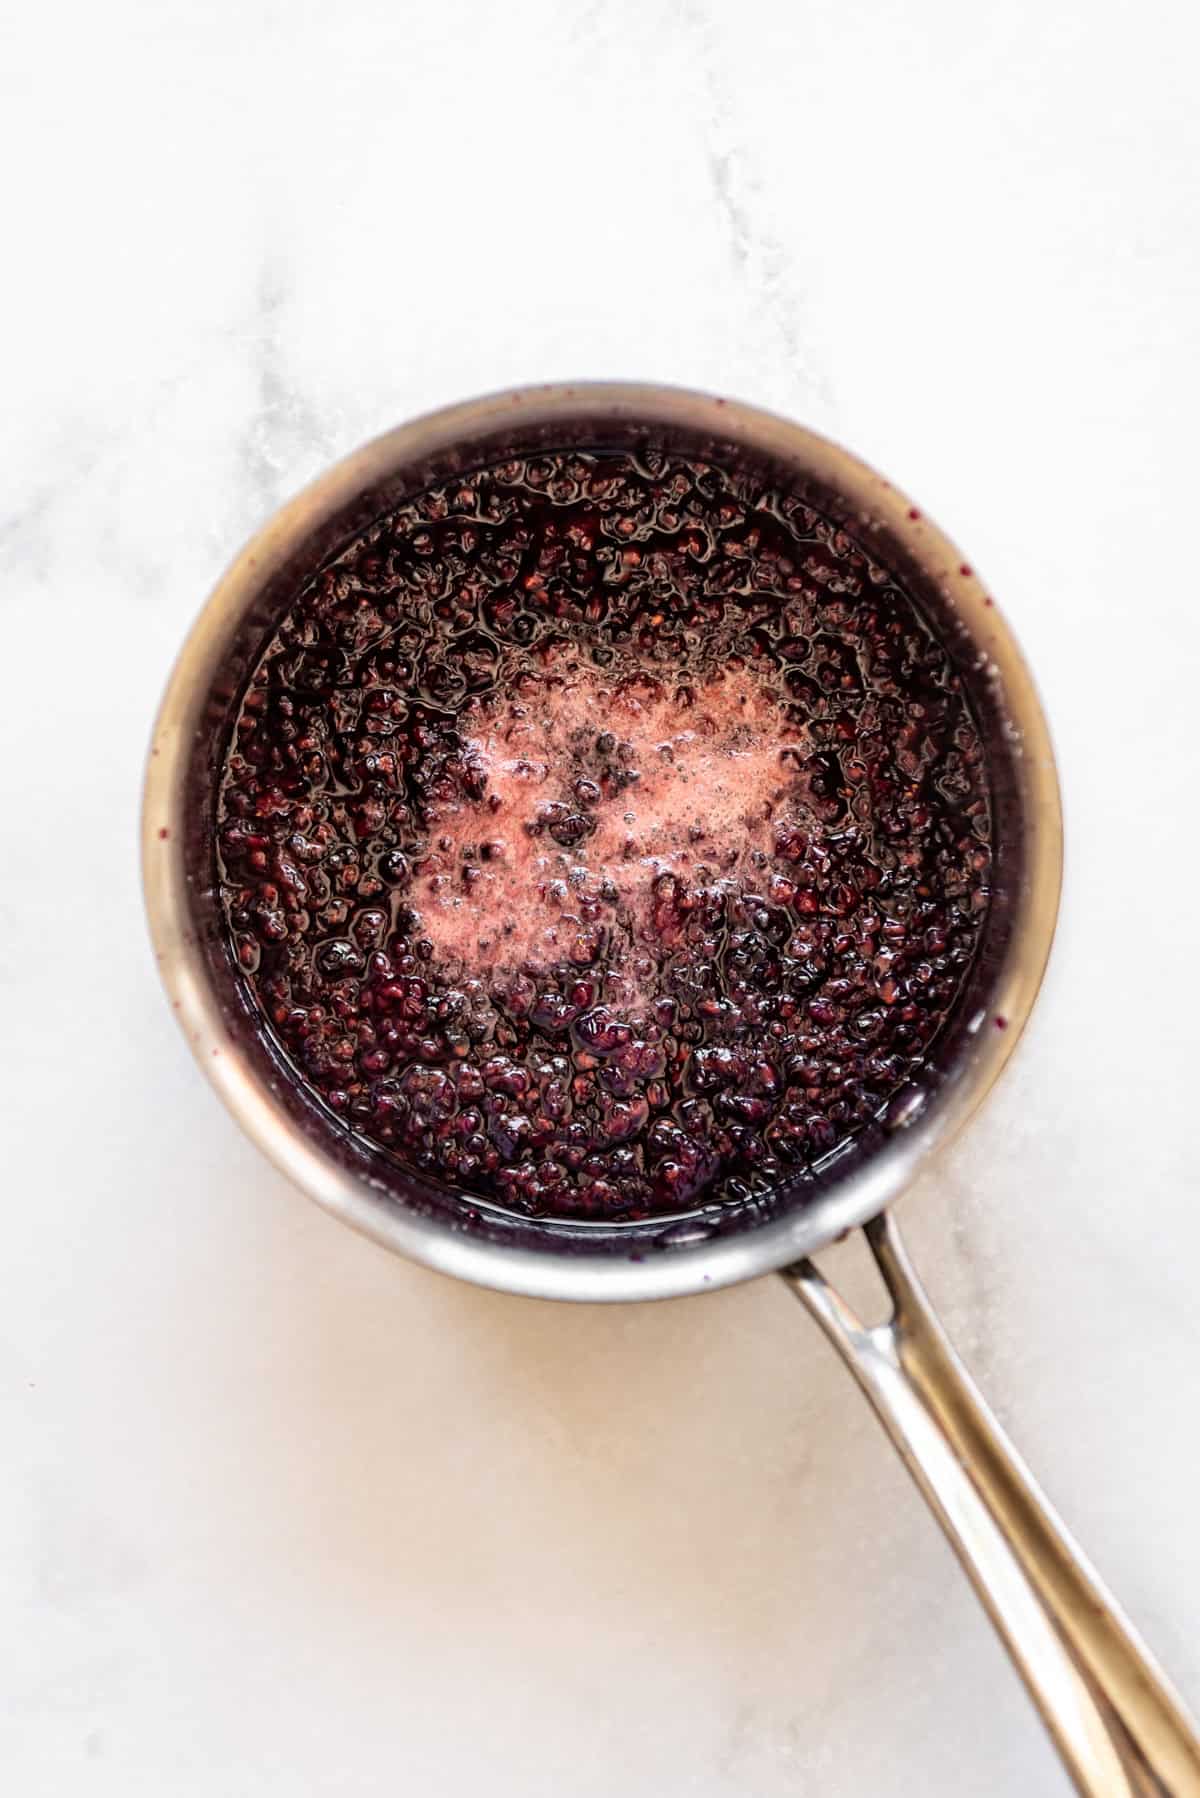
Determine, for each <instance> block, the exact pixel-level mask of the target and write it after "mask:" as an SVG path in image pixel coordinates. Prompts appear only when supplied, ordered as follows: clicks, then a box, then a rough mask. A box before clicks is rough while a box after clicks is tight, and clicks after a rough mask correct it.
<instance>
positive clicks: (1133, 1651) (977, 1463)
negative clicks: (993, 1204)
mask: <svg viewBox="0 0 1200 1798" xmlns="http://www.w3.org/2000/svg"><path fill="white" fill-rule="evenodd" d="M865 1233H866V1237H867V1241H868V1242H869V1244H870V1247H871V1252H872V1254H873V1255H874V1257H875V1261H876V1264H877V1266H878V1268H879V1271H880V1273H881V1274H882V1276H883V1280H884V1283H885V1285H886V1286H887V1289H888V1292H889V1293H890V1295H891V1298H892V1302H893V1306H894V1310H893V1314H892V1316H891V1318H890V1319H889V1320H888V1321H887V1322H886V1323H884V1324H880V1325H878V1326H876V1327H874V1328H871V1329H868V1328H867V1327H866V1326H865V1325H864V1324H863V1323H861V1322H860V1320H859V1319H858V1317H856V1316H855V1314H854V1312H853V1311H852V1310H851V1309H850V1307H849V1306H848V1305H847V1304H846V1303H845V1301H844V1300H843V1299H842V1298H841V1297H840V1296H839V1295H838V1293H836V1292H835V1291H834V1290H833V1288H832V1287H831V1286H830V1285H829V1283H828V1282H827V1281H826V1280H825V1278H824V1277H823V1276H822V1275H821V1274H820V1273H819V1272H818V1270H817V1269H816V1268H815V1267H814V1266H813V1264H812V1263H811V1262H810V1261H800V1262H797V1263H796V1265H795V1266H794V1267H789V1268H786V1269H785V1270H784V1274H783V1278H784V1279H785V1280H786V1281H787V1283H788V1285H789V1286H790V1287H791V1288H792V1290H793V1292H795V1294H796V1296H797V1297H798V1298H800V1299H802V1300H803V1301H804V1303H805V1304H806V1305H807V1306H808V1309H809V1310H810V1311H811V1312H812V1314H813V1316H814V1317H815V1318H816V1319H817V1322H818V1323H819V1324H820V1325H821V1327H822V1329H823V1330H824V1331H825V1334H826V1335H827V1336H828V1337H829V1339H830V1341H831V1342H832V1343H833V1345H834V1347H835V1348H836V1349H837V1350H838V1352H839V1353H840V1354H841V1356H842V1358H843V1359H844V1360H845V1362H846V1363H847V1365H848V1366H849V1368H850V1370H851V1372H852V1373H853V1374H854V1377H855V1378H856V1380H857V1381H858V1383H859V1385H860V1386H861V1387H862V1389H863V1391H864V1392H865V1393H866V1395H867V1397H868V1398H869V1399H870V1401H871V1404H872V1405H873V1406H874V1408H875V1411H876V1413H877V1415H878V1417H879V1419H880V1421H881V1422H882V1424H883V1426H884V1428H885V1429H886V1430H887V1432H888V1434H889V1436H890V1437H891V1439H892V1441H893V1442H894V1444H895V1445H896V1448H897V1449H898V1450H899V1452H900V1455H901V1456H902V1458H903V1460H904V1463H905V1465H906V1467H907V1468H908V1470H909V1472H910V1473H911V1474H912V1476H913V1478H914V1479H915V1480H916V1482H917V1485H918V1486H919V1487H920V1489H921V1491H922V1492H923V1493H924V1495H925V1497H926V1499H927V1500H928V1501H929V1504H930V1506H931V1508H932V1509H933V1511H934V1513H935V1515H936V1516H937V1519H938V1521H939V1522H940V1524H941V1526H942V1528H943V1529H944V1530H945V1532H946V1534H947V1536H948V1537H949V1538H950V1541H951V1543H952V1544H953V1546H954V1549H955V1552H956V1553H957V1555H958V1557H959V1559H960V1560H961V1561H962V1564H963V1566H964V1567H965V1568H966V1571H967V1573H968V1574H969V1575H970V1578H971V1581H972V1584H973V1585H974V1587H975V1590H976V1592H977V1593H978V1594H979V1596H980V1598H981V1599H982V1600H983V1603H984V1605H985V1606H986V1607H987V1610H988V1613H989V1615H990V1616H991V1619H992V1621H993V1623H994V1624H995V1625H996V1628H997V1629H998V1631H999V1632H1000V1635H1001V1637H1002V1638H1003V1640H1004V1642H1005V1644H1006V1646H1007V1648H1008V1651H1009V1653H1010V1654H1011V1656H1012V1658H1013V1661H1014V1662H1015V1664H1016V1666H1017V1669H1018V1671H1019V1672H1020V1674H1021V1677H1022V1679H1023V1680H1024V1681H1025V1684H1026V1686H1027V1687H1028V1689H1029V1692H1030V1694H1031V1696H1032V1698H1033V1700H1034V1703H1035V1704H1036V1705H1037V1707H1038V1710H1039V1711H1040V1712H1041V1714H1042V1717H1043V1719H1044V1721H1045V1723H1046V1727H1047V1728H1048V1729H1049V1731H1050V1734H1051V1736H1052V1737H1053V1738H1054V1742H1055V1745H1056V1746H1057V1748H1058V1751H1059V1753H1060V1754H1061V1755H1062V1758H1063V1760H1064V1762H1065V1763H1066V1766H1067V1768H1068V1770H1069V1771H1070V1773H1071V1775H1072V1777H1073V1779H1074V1781H1075V1784H1076V1786H1077V1787H1078V1788H1079V1790H1080V1791H1081V1792H1083V1793H1085V1794H1088V1798H1101V1795H1102V1798H1147V1795H1148V1794H1155V1795H1157V1798H1162V1795H1163V1794H1168V1795H1169V1798H1200V1740H1198V1739H1197V1736H1196V1734H1195V1732H1194V1730H1193V1728H1192V1726H1191V1724H1190V1723H1189V1721H1188V1719H1187V1717H1186V1716H1185V1714H1184V1712H1183V1710H1182V1709H1181V1707H1180V1705H1179V1702H1178V1700H1177V1699H1176V1698H1175V1696H1174V1695H1173V1693H1172V1692H1171V1690H1170V1688H1169V1686H1168V1685H1167V1683H1166V1681H1165V1680H1164V1679H1163V1676H1162V1674H1161V1673H1160V1672H1159V1671H1158V1669H1157V1668H1156V1667H1155V1665H1154V1663H1153V1661H1152V1660H1151V1659H1150V1657H1149V1655H1148V1654H1147V1652H1146V1650H1145V1648H1144V1647H1143V1646H1142V1644H1141V1643H1140V1642H1139V1641H1138V1639H1137V1637H1136V1636H1135V1635H1134V1633H1133V1630H1132V1628H1131V1627H1130V1625H1129V1624H1128V1622H1127V1621H1126V1620H1125V1618H1124V1617H1123V1616H1122V1615H1121V1613H1120V1611H1119V1610H1118V1609H1117V1606H1116V1605H1115V1604H1114V1602H1113V1600H1112V1599H1111V1598H1110V1597H1109V1595H1108V1593H1107V1592H1105V1590H1104V1588H1103V1586H1101V1585H1100V1583H1099V1581H1098V1580H1097V1578H1096V1576H1095V1574H1094V1573H1093V1572H1092V1571H1091V1569H1090V1568H1089V1567H1088V1565H1087V1563H1086V1562H1085V1561H1084V1559H1083V1558H1082V1556H1081V1555H1080V1554H1079V1552H1078V1550H1077V1549H1076V1548H1075V1547H1074V1546H1073V1545H1072V1543H1071V1541H1070V1539H1069V1538H1068V1536H1067V1534H1066V1531H1065V1530H1064V1529H1063V1526H1062V1524H1061V1523H1060V1522H1059V1521H1058V1519H1057V1517H1056V1516H1055V1515H1054V1513H1053V1511H1052V1510H1051V1509H1050V1507H1049V1506H1048V1505H1047V1503H1046V1501H1045V1499H1044V1498H1043V1497H1042V1496H1041V1494H1040V1493H1039V1492H1038V1490H1037V1487H1036V1486H1035V1485H1034V1483H1033V1480H1032V1479H1031V1478H1030V1475H1029V1474H1028V1472H1027V1471H1026V1469H1025V1468H1024V1466H1023V1465H1022V1464H1021V1462H1020V1460H1019V1459H1018V1458H1017V1456H1016V1455H1015V1454H1014V1452H1013V1450H1012V1449H1011V1448H1010V1447H1009V1445H1008V1443H1007V1442H1006V1441H1005V1438H1004V1436H1003V1434H1002V1432H1001V1430H1000V1427H999V1425H998V1424H997V1423H996V1420H995V1418H994V1417H993V1416H992V1415H991V1413H990V1412H989V1411H988V1409H987V1407H986V1406H985V1404H984V1403H983V1400H982V1399H981V1398H980V1396H979V1394H978V1392H977V1391H976V1390H975V1387H974V1386H973V1385H972V1383H971V1380H970V1377H969V1376H968V1374H967V1372H966V1369H965V1368H964V1367H963V1365H962V1363H961V1362H960V1361H959V1359H958V1357H957V1355H956V1354H955V1352H954V1350H953V1349H952V1348H951V1346H950V1344H949V1342H948V1341H947V1339H946V1336H945V1333H944V1332H943V1330H942V1328H941V1325H940V1324H939V1323H938V1321H937V1318H936V1316H935V1314H934V1312H933V1310H932V1307H931V1306H930V1303H929V1300H928V1299H927V1298H926V1296H925V1293H924V1291H923V1290H922V1287H921V1284H920V1282H919V1281H918V1279H917V1277H916V1274H915V1273H914V1272H913V1269H912V1265H911V1263H910V1262H909V1260H908V1257H907V1255H906V1254H905V1251H904V1247H903V1245H902V1243H901V1241H900V1237H899V1234H898V1232H897V1229H896V1226H895V1224H894V1223H893V1222H892V1221H891V1219H890V1217H888V1216H887V1214H886V1213H885V1214H884V1216H883V1217H879V1218H876V1219H875V1221H874V1222H873V1223H870V1224H868V1225H867V1226H866V1232H865Z"/></svg>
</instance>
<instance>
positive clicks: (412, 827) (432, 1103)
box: [216, 451, 991, 1222]
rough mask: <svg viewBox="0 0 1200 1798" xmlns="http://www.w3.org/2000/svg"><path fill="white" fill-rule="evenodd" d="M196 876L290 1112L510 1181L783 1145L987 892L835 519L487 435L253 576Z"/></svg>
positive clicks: (974, 847)
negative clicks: (288, 1084) (344, 527)
mask: <svg viewBox="0 0 1200 1798" xmlns="http://www.w3.org/2000/svg"><path fill="white" fill-rule="evenodd" d="M216 839H217V840H216V851H217V875H218V883H219V891H220V895H221V903H222V908H223V914H224V918H225V921H226V925H227V929H228V936H229V941H230V945H231V949H232V953H233V955H234V957H235V959H236V962H237V964H238V966H239V968H240V970H241V973H242V978H243V980H244V983H245V986H246V988H247V992H248V997H249V999H250V1002H251V1004H252V1006H253V1007H255V1008H256V1009H257V1011H258V1012H259V1013H260V1014H261V1018H262V1021H263V1024H264V1026H265V1028H266V1030H267V1032H268V1033H269V1034H270V1035H271V1036H272V1037H273V1038H274V1039H275V1042H276V1044H277V1045H278V1047H279V1048H280V1049H281V1050H282V1051H283V1052H284V1054H285V1055H286V1057H287V1058H288V1060H289V1061H290V1063H291V1065H292V1067H293V1068H294V1070H295V1073H296V1075H297V1077H298V1079H299V1080H300V1081H302V1082H303V1083H304V1084H305V1085H306V1086H307V1087H308V1088H309V1090H310V1091H311V1092H313V1093H315V1094H316V1095H317V1096H318V1097H319V1099H320V1100H321V1101H322V1102H323V1104H324V1106H325V1107H326V1108H327V1110H328V1111H329V1112H330V1113H331V1114H333V1116H334V1117H335V1118H336V1119H337V1120H338V1121H339V1124H340V1126H341V1127H344V1128H348V1129H350V1130H352V1131H354V1132H355V1133H357V1134H358V1135H359V1136H360V1137H362V1138H364V1139H366V1140H367V1141H369V1142H371V1143H373V1144H375V1145H376V1146H377V1147H379V1148H380V1149H382V1150H384V1151H385V1152H386V1155H387V1156H390V1157H392V1158H394V1161H395V1162H396V1163H398V1164H400V1165H401V1166H403V1167H406V1168H410V1169H413V1170H416V1171H418V1172H419V1173H420V1174H421V1175H422V1176H424V1177H425V1178H426V1179H432V1180H434V1181H436V1182H439V1183H441V1184H442V1185H445V1186H448V1187H452V1188H454V1189H457V1190H460V1191H464V1192H466V1193H469V1194H472V1195H475V1196H477V1197H478V1198H481V1199H484V1200H487V1201H490V1202H491V1203H492V1204H495V1205H499V1206H501V1207H503V1208H504V1209H506V1210H509V1211H511V1212H515V1213H519V1214H524V1215H531V1216H546V1215H552V1216H557V1217H565V1218H574V1219H580V1220H588V1219H592V1220H596V1221H604V1222H612V1221H619V1220H622V1219H628V1220H637V1219H642V1218H645V1217H649V1216H659V1215H670V1214H676V1213H679V1212H681V1211H687V1210H689V1209H691V1208H694V1207H696V1206H697V1205H704V1206H709V1205H719V1204H722V1203H726V1202H741V1203H744V1202H746V1201H747V1200H748V1199H751V1198H753V1197H755V1196H759V1195H765V1194H767V1193H769V1192H773V1191H774V1190H776V1189H777V1188H778V1187H779V1185H780V1184H781V1182H783V1181H784V1180H790V1179H794V1178H795V1177H797V1176H803V1175H804V1174H805V1173H808V1172H811V1171H812V1170H814V1169H815V1168H818V1167H819V1165H820V1164H821V1163H822V1162H823V1161H824V1160H825V1159H826V1158H828V1157H829V1156H830V1154H831V1153H833V1152H834V1151H835V1150H837V1149H838V1148H839V1147H840V1146H841V1145H842V1144H843V1143H845V1142H846V1141H847V1139H848V1138H850V1137H851V1136H852V1135H853V1134H854V1133H855V1132H857V1131H859V1130H860V1129H861V1128H862V1127H863V1126H864V1124H866V1123H868V1122H869V1121H870V1120H871V1119H872V1118H873V1117H875V1116H876V1115H877V1114H878V1113H879V1112H880V1110H881V1109H882V1107H883V1106H884V1105H885V1104H886V1102H887V1100H888V1099H889V1097H890V1096H891V1095H892V1094H894V1093H895V1092H896V1090H897V1089H898V1088H899V1087H901V1086H902V1085H904V1084H905V1083H906V1082H908V1081H910V1080H912V1078H913V1076H914V1074H916V1073H917V1072H918V1071H919V1069H920V1067H921V1065H922V1063H923V1061H924V1060H925V1058H926V1057H927V1056H928V1054H929V1051H930V1048H931V1045H932V1044H933V1042H934V1040H935V1038H936V1037H937V1035H938V1033H939V1031H940V1030H941V1029H942V1027H943V1025H944V1023H945V1022H946V1019H947V1017H948V1015H949V1013H950V1012H951V1010H952V1008H953V1006H954V1003H955V999H956V996H957V994H958V992H959V989H960V987H961V985H962V982H963V978H964V974H965V972H966V970H967V968H968V966H969V965H970V962H971V960H972V957H973V955H974V953H975V949H976V945H977V942H978V938H979V933H980V928H981V925H982V923H983V920H984V916H985V913H986V910H987V905H988V892H989V886H988V882H989V868H990V861H991V849H990V815H989V803H988V792H987V782H986V772H985V763H984V753H983V747H982V744H981V740H980V736H979V732H978V730H977V727H976V724H975V722H974V720H973V718H972V715H971V712H970V709H969V707H968V704H967V700H966V697H965V694H964V691H963V688H962V685H961V682H960V680H959V678H958V676H957V674H956V672H955V671H954V668H953V666H952V664H951V662H950V660H949V658H948V656H947V654H946V651H945V650H944V649H943V647H942V646H941V645H940V643H939V642H938V641H937V639H936V638H935V636H934V635H933V634H932V633H931V631H930V629H929V628H928V626H927V625H926V623H925V622H924V620H923V618H922V617H921V616H920V614H919V612H918V611H917V609H916V607H915V606H914V604H913V602H912V600H911V599H910V597H909V596H908V595H907V594H906V592H905V591H904V590H903V589H902V588H901V586H900V585H899V584H898V583H897V581H896V579H895V578H894V577H893V576H892V575H891V574H889V572H888V571H887V570H886V569H885V568H883V567H882V566H880V565H878V564H877V563H876V562H875V561H874V560H873V559H872V556H871V554H870V553H869V549H868V548H867V547H865V546H864V545H863V544H861V543H859V542H857V541H855V539H854V538H853V537H852V536H850V535H848V534H847V533H846V532H845V531H844V530H842V529H841V528H839V527H838V526H837V525H835V524H834V523H832V522H830V521H829V520H828V519H826V518H824V517H822V516H820V515H819V514H818V513H816V512H814V511H813V510H811V509H810V508H809V507H808V506H806V505H805V504H803V503H801V502H800V501H799V500H798V499H796V498H795V497H792V496H790V495H788V494H787V493H785V492H777V491H771V490H764V489H763V488H762V486H761V484H759V485H756V484H755V483H754V482H753V481H752V480H751V479H750V478H749V477H748V476H746V475H743V474H739V473H735V472H733V471H726V470H723V469H721V468H716V467H712V466H709V465H707V464H704V463H699V462H695V461H687V460H683V459H678V458H671V457H667V456H665V455H661V454H658V453H655V452H649V451H647V452H644V453H641V454H639V455H638V456H636V457H635V456H633V455H628V454H616V453H597V454H583V453H580V452H578V451H570V452H563V453H561V454H548V455H544V456H541V457H536V458H524V459H520V460H510V461H505V462H503V463H498V464H496V465H493V466H490V467H487V468H484V469H482V470H480V471H478V472H476V473H473V474H471V475H469V476H466V477H461V478H459V479H457V480H455V481H453V482H450V483H448V484H446V485H443V486H440V487H437V488H434V489H430V490H429V491H427V492H425V493H423V494H421V495H420V496H419V497H417V498H414V499H412V500H409V501H407V502H405V503H404V504H403V505H401V506H399V507H397V508H396V509H395V510H393V511H392V512H390V513H389V514H388V515H387V516H385V517H383V518H380V519H379V520H378V521H377V522H376V523H374V524H373V525H371V526H370V528H369V529H367V530H366V531H364V532H363V533H362V534H361V535H360V536H359V537H357V538H356V539H355V540H354V541H353V542H351V543H350V544H349V545H348V546H346V547H345V548H344V549H342V550H341V551H340V552H339V553H338V554H337V555H336V556H335V557H334V558H333V559H332V560H331V561H329V562H328V563H327V564H326V565H325V566H324V567H323V568H322V569H321V570H320V572H319V573H318V574H317V575H316V576H315V577H314V578H313V579H311V580H310V581H309V582H308V583H307V584H306V585H305V586H304V587H303V588H302V590H301V591H299V592H298V593H297V594H296V595H295V597H294V599H293V600H292V601H291V603H290V605H289V607H288V609H287V611H286V614H285V615H284V616H283V617H282V618H281V620H280V622H279V624H278V626H277V628H276V629H275V631H274V634H273V635H272V636H271V637H270V640H269V641H268V642H267V643H266V645H265V647H264V648H263V649H262V651H261V654H260V655H259V657H258V661H257V665H256V666H255V668H254V670H253V672H252V674H251V676H250V679H249V681H248V683H247V685H246V688H245V691H244V693H243V695H242V698H241V702H240V705H239V707H238V709H237V712H236V716H235V717H234V718H233V719H232V721H231V728H230V734H229V741H228V746H227V750H226V753H225V758H224V764H223V769H222V773H221V779H220V790H219V795H218V807H217V830H216Z"/></svg>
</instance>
